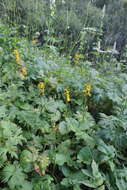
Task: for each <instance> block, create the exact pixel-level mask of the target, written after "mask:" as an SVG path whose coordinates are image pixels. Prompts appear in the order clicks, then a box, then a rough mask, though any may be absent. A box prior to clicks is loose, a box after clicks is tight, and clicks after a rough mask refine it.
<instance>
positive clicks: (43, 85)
mask: <svg viewBox="0 0 127 190" xmlns="http://www.w3.org/2000/svg"><path fill="white" fill-rule="evenodd" d="M38 88H39V89H40V92H41V94H44V92H45V84H44V82H39V83H38Z"/></svg>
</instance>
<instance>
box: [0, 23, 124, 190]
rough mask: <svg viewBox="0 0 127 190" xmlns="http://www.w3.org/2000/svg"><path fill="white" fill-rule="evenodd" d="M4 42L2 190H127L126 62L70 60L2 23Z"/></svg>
mask: <svg viewBox="0 0 127 190" xmlns="http://www.w3.org/2000/svg"><path fill="white" fill-rule="evenodd" d="M11 31H13V35H11V34H12V33H11ZM0 42H1V47H0V69H1V72H0V181H1V185H0V188H1V189H4V190H24V189H25V190H68V189H70V190H83V189H88V190H92V189H96V190H126V187H127V179H126V176H127V175H126V173H127V169H126V165H127V161H126V150H127V137H126V128H127V127H126V126H127V121H126V113H127V98H126V97H127V85H126V84H127V76H126V73H125V72H123V70H122V65H121V64H120V63H118V62H117V61H116V60H115V61H114V59H112V58H111V60H110V62H108V61H107V60H105V59H103V62H101V64H100V61H99V62H97V64H96V65H93V64H92V62H90V61H88V60H87V58H85V59H84V55H79V54H77V55H76V57H75V59H76V60H74V63H73V64H72V63H71V61H70V59H69V58H68V57H65V56H60V55H59V53H58V51H57V48H55V46H54V45H52V44H50V45H48V46H45V47H44V48H37V47H36V46H35V45H34V44H32V42H30V41H29V42H28V41H27V40H26V39H25V38H24V37H18V33H17V29H16V28H12V29H11V28H9V27H8V26H5V25H2V24H1V25H0ZM14 50H15V51H14ZM102 57H103V55H102ZM102 57H101V55H100V56H99V58H100V60H102V59H101V58H102ZM84 60H85V61H84ZM109 63H110V64H109ZM114 63H115V64H114Z"/></svg>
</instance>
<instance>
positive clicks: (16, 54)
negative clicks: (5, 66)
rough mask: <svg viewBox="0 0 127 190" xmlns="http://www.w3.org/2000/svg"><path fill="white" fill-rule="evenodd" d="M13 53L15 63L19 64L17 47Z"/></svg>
mask: <svg viewBox="0 0 127 190" xmlns="http://www.w3.org/2000/svg"><path fill="white" fill-rule="evenodd" d="M13 54H14V55H15V58H16V63H17V64H18V65H20V60H21V59H20V55H19V51H18V50H17V49H15V50H14V51H13Z"/></svg>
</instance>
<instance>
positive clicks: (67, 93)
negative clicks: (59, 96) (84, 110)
mask: <svg viewBox="0 0 127 190" xmlns="http://www.w3.org/2000/svg"><path fill="white" fill-rule="evenodd" d="M64 96H65V98H66V101H67V102H70V101H71V98H70V90H69V89H67V88H66V89H65V90H64Z"/></svg>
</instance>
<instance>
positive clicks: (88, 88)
mask: <svg viewBox="0 0 127 190" xmlns="http://www.w3.org/2000/svg"><path fill="white" fill-rule="evenodd" d="M91 90H92V87H91V84H86V86H85V88H84V90H83V93H84V94H85V96H89V97H91Z"/></svg>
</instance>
